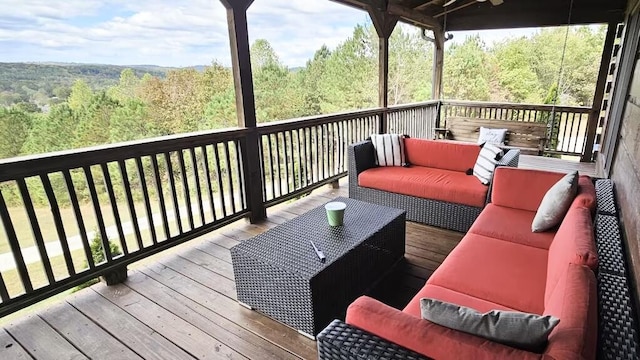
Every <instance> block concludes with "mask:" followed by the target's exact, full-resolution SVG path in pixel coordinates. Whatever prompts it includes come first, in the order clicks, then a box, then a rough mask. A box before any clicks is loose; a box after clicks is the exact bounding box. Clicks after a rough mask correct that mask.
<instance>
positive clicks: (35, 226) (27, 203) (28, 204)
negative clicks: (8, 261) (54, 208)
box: [16, 178, 56, 284]
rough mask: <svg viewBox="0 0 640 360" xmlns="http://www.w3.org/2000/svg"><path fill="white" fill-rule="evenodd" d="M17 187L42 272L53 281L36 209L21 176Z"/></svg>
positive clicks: (50, 281)
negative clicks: (29, 224) (38, 254)
mask: <svg viewBox="0 0 640 360" xmlns="http://www.w3.org/2000/svg"><path fill="white" fill-rule="evenodd" d="M16 182H17V184H18V189H19V190H20V195H21V196H22V202H23V203H24V208H25V210H26V211H27V215H28V216H29V222H30V223H31V231H32V232H33V238H34V239H35V241H36V245H37V247H38V252H39V253H40V260H42V265H43V266H44V272H45V273H46V274H47V279H48V280H49V284H53V283H55V281H56V280H55V277H54V276H53V269H52V268H51V260H50V259H49V255H48V254H47V248H46V246H45V244H44V239H43V238H42V231H41V230H40V224H39V223H38V217H37V216H36V211H35V209H34V208H33V202H32V201H31V195H30V194H29V189H28V188H27V183H26V182H25V180H24V179H23V178H21V179H18V180H17V181H16Z"/></svg>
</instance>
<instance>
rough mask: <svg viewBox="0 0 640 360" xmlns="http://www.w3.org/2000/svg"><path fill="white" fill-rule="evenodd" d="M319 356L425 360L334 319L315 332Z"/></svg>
mask: <svg viewBox="0 0 640 360" xmlns="http://www.w3.org/2000/svg"><path fill="white" fill-rule="evenodd" d="M318 359H320V360H334V359H335V360H363V359H371V360H374V359H375V360H392V359H394V360H395V359H398V360H426V359H427V358H425V357H424V356H422V355H420V354H418V353H415V352H413V351H411V350H408V349H406V348H403V347H401V346H399V345H396V344H394V343H392V342H389V341H386V340H384V339H382V338H380V337H378V336H376V335H373V334H371V333H368V332H366V331H364V330H361V329H359V328H357V327H355V326H351V325H348V324H345V323H344V322H342V321H340V320H334V321H333V322H332V323H331V324H329V326H327V327H326V328H325V329H324V330H322V332H321V333H320V334H318Z"/></svg>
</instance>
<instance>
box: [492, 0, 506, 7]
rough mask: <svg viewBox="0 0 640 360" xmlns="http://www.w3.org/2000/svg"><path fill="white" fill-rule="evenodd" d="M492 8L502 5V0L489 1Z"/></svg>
mask: <svg viewBox="0 0 640 360" xmlns="http://www.w3.org/2000/svg"><path fill="white" fill-rule="evenodd" d="M489 1H490V2H491V4H492V5H493V6H498V5H500V4H502V3H504V0H489Z"/></svg>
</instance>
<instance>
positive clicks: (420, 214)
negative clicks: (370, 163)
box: [349, 185, 483, 232]
mask: <svg viewBox="0 0 640 360" xmlns="http://www.w3.org/2000/svg"><path fill="white" fill-rule="evenodd" d="M349 197H350V198H352V199H356V200H361V201H366V202H370V203H374V204H378V205H384V206H389V207H394V208H398V209H403V210H406V211H407V220H410V221H415V222H419V223H422V224H428V225H432V226H437V227H441V228H444V229H449V230H455V231H459V232H467V231H468V230H469V228H470V227H471V225H472V224H473V222H474V221H475V220H476V218H477V217H478V216H479V215H480V212H482V209H483V208H481V207H474V206H469V205H462V204H454V203H450V202H445V201H439V200H431V199H425V198H419V197H415V196H409V195H403V194H396V193H391V192H388V191H382V190H377V189H371V188H365V187H362V186H357V185H355V186H353V185H350V186H349Z"/></svg>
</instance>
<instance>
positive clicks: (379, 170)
mask: <svg viewBox="0 0 640 360" xmlns="http://www.w3.org/2000/svg"><path fill="white" fill-rule="evenodd" d="M358 185H360V186H363V187H368V188H372V189H378V190H384V191H389V192H393V193H397V194H404V195H410V196H416V197H419V198H425V199H433V200H440V201H447V202H452V203H457V204H464V205H469V206H475V207H483V206H484V204H485V201H486V198H487V189H488V188H487V186H485V185H482V184H481V183H480V181H479V180H478V179H477V178H476V177H475V176H472V175H466V174H465V173H462V172H458V171H451V170H443V169H436V168H428V167H422V166H411V167H408V168H405V167H396V166H386V167H375V168H372V169H368V170H365V171H363V172H362V173H360V175H358Z"/></svg>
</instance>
